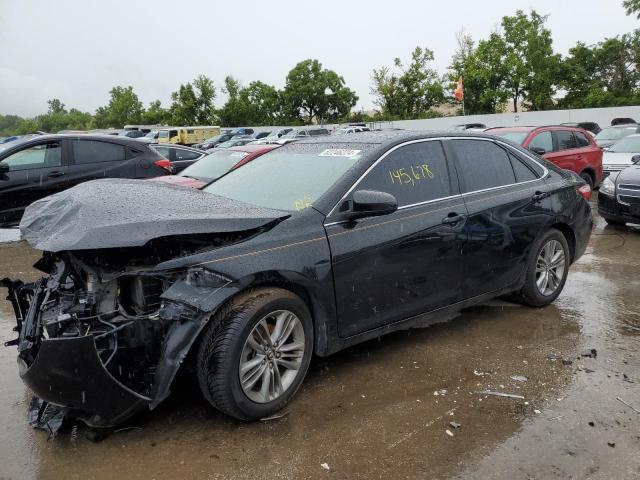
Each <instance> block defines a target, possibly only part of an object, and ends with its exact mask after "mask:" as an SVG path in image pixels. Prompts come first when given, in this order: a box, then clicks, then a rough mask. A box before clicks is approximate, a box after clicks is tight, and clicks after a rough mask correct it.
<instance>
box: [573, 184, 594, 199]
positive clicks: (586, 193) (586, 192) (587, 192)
mask: <svg viewBox="0 0 640 480" xmlns="http://www.w3.org/2000/svg"><path fill="white" fill-rule="evenodd" d="M576 190H577V191H578V193H579V194H580V195H582V197H583V198H584V199H585V200H591V187H590V186H589V185H587V184H585V185H582V186H581V187H578V188H576Z"/></svg>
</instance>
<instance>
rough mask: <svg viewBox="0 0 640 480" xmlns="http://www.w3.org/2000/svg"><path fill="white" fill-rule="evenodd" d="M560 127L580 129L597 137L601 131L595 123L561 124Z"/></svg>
mask: <svg viewBox="0 0 640 480" xmlns="http://www.w3.org/2000/svg"><path fill="white" fill-rule="evenodd" d="M562 125H564V126H567V127H576V128H582V129H583V130H586V131H587V132H591V133H593V134H594V135H597V134H598V133H600V132H601V131H602V128H600V125H598V124H597V123H596V122H568V123H563V124H562Z"/></svg>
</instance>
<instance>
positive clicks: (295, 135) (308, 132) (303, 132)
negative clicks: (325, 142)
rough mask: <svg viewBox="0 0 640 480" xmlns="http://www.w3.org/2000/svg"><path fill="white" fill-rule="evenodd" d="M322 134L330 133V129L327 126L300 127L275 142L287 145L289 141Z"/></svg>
mask: <svg viewBox="0 0 640 480" xmlns="http://www.w3.org/2000/svg"><path fill="white" fill-rule="evenodd" d="M322 135H329V130H327V129H326V128H298V129H295V130H291V131H290V132H289V133H287V134H285V135H282V136H281V137H280V139H278V140H276V141H275V143H277V144H279V145H286V144H287V143H291V142H295V141H298V140H302V139H304V138H307V137H319V136H322Z"/></svg>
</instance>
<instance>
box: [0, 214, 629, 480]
mask: <svg viewBox="0 0 640 480" xmlns="http://www.w3.org/2000/svg"><path fill="white" fill-rule="evenodd" d="M639 249H640V232H639V231H638V230H634V229H615V228H611V227H605V224H604V222H603V221H602V220H601V219H597V222H596V228H595V230H594V235H593V237H592V239H591V243H590V245H589V249H588V250H587V254H585V256H584V257H583V258H582V259H581V260H580V261H579V262H578V263H577V264H576V265H575V266H574V267H573V268H572V270H571V272H570V274H569V278H568V281H567V285H566V288H565V290H564V292H563V293H562V295H561V296H560V298H559V299H558V300H557V301H556V302H555V303H554V304H552V305H551V306H549V307H546V308H544V309H542V310H534V309H529V308H526V307H520V306H515V305H512V304H508V303H505V302H500V301H496V302H492V303H490V304H489V305H486V306H482V307H476V308H474V309H470V310H467V311H465V312H464V313H463V314H462V315H461V316H460V317H459V318H457V319H456V320H455V321H453V322H450V323H446V324H440V325H436V326H433V327H431V328H428V329H424V330H413V331H411V332H400V333H396V334H392V335H389V336H387V337H383V338H382V339H380V340H379V341H370V342H367V343H365V344H362V345H360V346H357V347H353V348H350V349H347V350H346V351H343V352H341V353H339V354H337V355H334V356H331V357H329V358H327V359H316V360H315V361H314V362H312V365H311V369H310V372H309V376H308V379H307V381H306V382H305V383H304V384H303V386H302V389H301V391H300V393H299V395H298V396H297V397H296V398H295V399H294V400H293V401H292V402H291V404H290V405H289V406H288V407H287V408H286V410H285V412H286V415H284V416H283V417H282V418H279V419H274V420H271V421H266V422H258V423H249V424H245V423H240V422H236V421H234V420H232V419H230V418H228V417H226V416H224V415H222V414H219V413H216V412H215V411H214V410H213V409H211V408H210V407H209V406H208V405H207V403H206V402H205V401H204V400H203V399H202V398H201V394H200V392H199V390H198V389H197V387H196V386H194V382H193V381H189V380H190V379H188V378H186V379H182V380H181V381H179V383H177V384H176V385H174V387H173V392H174V393H173V395H172V397H171V398H170V400H169V401H168V402H167V403H166V404H163V405H161V406H160V407H159V408H158V409H157V410H155V411H152V412H150V413H142V414H140V415H137V416H135V417H133V418H132V419H130V420H129V421H128V422H127V423H126V424H124V425H122V426H120V427H118V428H116V431H112V432H111V433H110V435H108V436H107V437H106V438H105V439H104V440H103V441H102V442H100V443H92V442H90V441H89V440H87V439H86V433H87V430H86V428H85V427H84V426H83V425H82V424H78V425H77V427H75V428H74V426H73V425H70V426H69V427H67V428H66V429H64V430H62V431H61V433H60V434H59V436H58V437H57V438H56V439H54V440H51V441H47V438H46V434H44V433H43V432H41V431H35V430H32V429H31V427H29V426H28V424H27V422H25V414H26V409H27V405H28V402H29V399H30V394H29V393H28V391H27V390H26V388H25V387H24V386H23V384H22V382H21V381H20V379H19V377H18V374H17V369H16V368H15V350H14V349H13V348H3V349H1V350H0V373H1V375H2V384H1V385H2V386H1V388H0V412H1V415H2V418H3V419H4V422H5V424H4V431H5V433H4V435H3V436H2V438H1V439H0V465H2V472H0V477H2V478H21V479H22V478H44V479H47V478H96V479H100V478H117V477H122V478H157V479H162V478H278V477H280V478H371V477H389V478H391V477H393V478H451V477H456V476H459V478H465V479H466V478H505V479H507V478H509V479H510V478H551V477H553V478H570V477H571V478H637V477H638V476H640V458H639V457H638V455H637V452H638V451H640V433H639V432H640V414H638V413H635V412H634V411H633V410H632V409H631V408H629V407H628V406H626V405H624V404H623V403H621V402H620V401H618V400H617V397H620V399H622V400H624V401H625V402H627V403H628V404H629V405H631V406H633V407H635V408H640V373H638V372H640V368H639V367H640V353H639V352H640V313H639V312H640V295H638V291H640V279H639V278H638V276H637V272H638V268H639V267H640V264H639V260H638V256H637V252H638V250H639ZM38 256H39V255H38V253H37V252H34V251H33V250H31V249H30V248H29V247H28V246H27V245H26V244H24V243H12V244H6V245H2V246H0V258H2V262H1V264H0V278H2V277H4V276H8V275H9V276H14V277H20V278H23V279H25V280H28V279H35V278H37V277H38V273H37V272H36V271H35V270H33V269H31V268H30V265H31V264H32V263H33V262H34V261H36V260H37V258H38ZM12 322H13V320H12V315H11V311H10V305H9V304H8V303H7V302H0V327H1V332H2V333H0V339H1V340H2V341H7V340H10V339H11V338H12V337H13V335H14V334H13V333H12V332H11V331H10V330H11V327H12ZM591 349H595V350H596V352H597V357H596V358H591V357H586V356H585V357H583V356H581V354H582V353H584V352H585V351H588V352H590V350H591ZM625 375H626V376H627V377H626V378H625ZM520 376H521V377H526V380H525V379H523V378H518V377H520ZM511 377H516V378H517V379H513V378H511ZM522 380H525V381H522ZM445 390H446V391H445ZM485 390H491V391H498V392H506V393H510V394H516V395H522V396H524V397H525V398H524V400H520V399H513V398H503V397H495V396H487V395H483V394H478V393H476V392H479V391H485ZM436 393H437V395H436ZM450 422H454V425H452V424H450ZM590 422H592V424H593V426H591V424H590ZM457 424H459V425H460V426H459V427H458V428H454V427H455V426H457ZM447 430H449V432H450V434H451V435H450V434H448V433H447ZM107 466H108V467H107Z"/></svg>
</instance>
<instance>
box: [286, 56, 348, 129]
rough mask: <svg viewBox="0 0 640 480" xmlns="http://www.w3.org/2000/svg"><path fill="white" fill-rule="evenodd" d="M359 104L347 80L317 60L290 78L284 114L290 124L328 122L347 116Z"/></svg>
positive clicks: (296, 69) (297, 69) (300, 65)
mask: <svg viewBox="0 0 640 480" xmlns="http://www.w3.org/2000/svg"><path fill="white" fill-rule="evenodd" d="M357 101H358V97H357V96H356V94H355V92H354V91H353V90H351V89H349V88H347V87H346V86H345V82H344V78H342V77H341V76H339V75H338V74H337V73H336V72H334V71H333V70H327V69H323V68H322V64H321V63H320V62H319V61H318V60H304V61H302V62H300V63H298V64H297V65H296V66H295V67H293V69H291V71H290V72H289V74H288V75H287V80H286V85H285V88H284V91H283V93H282V111H283V115H284V117H285V118H287V119H289V120H294V121H295V120H296V119H299V120H306V121H308V122H309V123H311V122H312V121H313V120H314V119H315V120H316V121H327V120H334V119H337V118H342V117H344V116H346V115H348V114H349V112H350V111H351V109H352V108H353V107H354V106H355V104H356V102H357Z"/></svg>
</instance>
